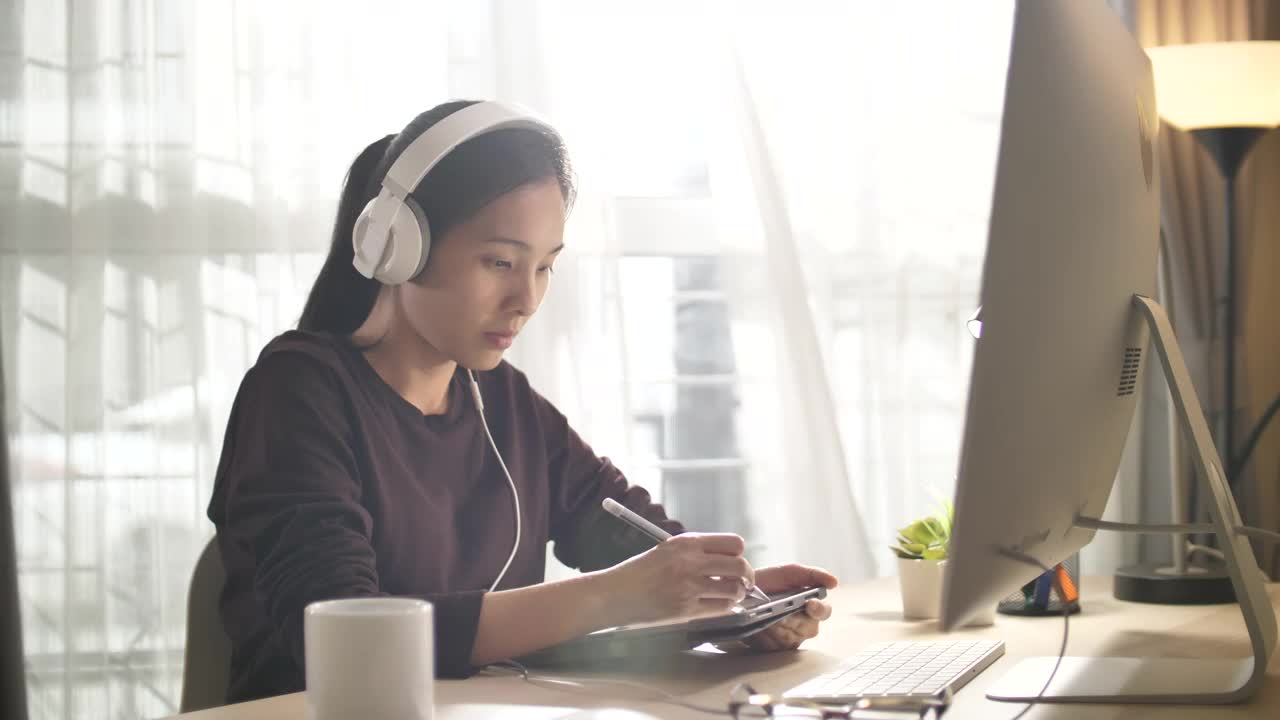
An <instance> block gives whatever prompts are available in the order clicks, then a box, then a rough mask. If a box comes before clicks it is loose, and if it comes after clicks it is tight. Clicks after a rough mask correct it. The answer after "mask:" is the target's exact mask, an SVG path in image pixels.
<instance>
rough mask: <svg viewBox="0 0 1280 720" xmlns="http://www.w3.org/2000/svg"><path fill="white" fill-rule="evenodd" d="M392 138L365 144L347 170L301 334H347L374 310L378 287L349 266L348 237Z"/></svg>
mask: <svg viewBox="0 0 1280 720" xmlns="http://www.w3.org/2000/svg"><path fill="white" fill-rule="evenodd" d="M393 138H395V135H388V136H386V137H384V138H382V139H380V140H377V141H375V142H374V143H373V144H371V145H369V147H367V148H365V149H364V151H363V152H361V153H360V155H359V156H358V157H356V159H355V162H353V163H351V168H350V169H349V170H347V179H346V181H345V182H344V183H343V187H342V197H341V198H340V199H339V201H338V216H337V218H336V219H335V220H334V223H333V239H332V244H331V245H330V248H329V256H328V257H327V258H325V261H324V265H323V266H321V268H320V274H319V275H318V276H316V282H315V284H314V285H312V286H311V293H310V294H309V295H308V296H307V304H306V305H305V306H303V308H302V317H301V318H299V319H298V329H299V330H309V331H311V332H327V333H333V334H335V335H350V334H351V333H353V332H355V330H356V328H358V327H360V324H361V323H363V322H364V320H365V318H367V317H368V316H369V311H370V310H372V309H373V302H374V300H376V299H377V297H378V287H379V285H380V283H379V282H378V281H377V280H373V279H370V278H367V277H365V276H363V275H361V274H360V273H358V272H356V269H355V268H354V267H353V266H352V265H351V261H352V259H353V258H354V257H355V250H354V249H353V247H352V244H351V236H352V233H353V232H354V231H355V225H356V218H358V217H359V216H360V211H361V210H364V206H365V205H366V204H368V202H369V201H370V200H372V199H373V196H374V191H375V190H376V189H377V179H376V178H375V172H376V171H377V170H378V169H379V167H380V165H381V163H382V160H383V157H384V156H385V155H386V153H387V148H388V147H389V146H390V145H391V140H392V139H393Z"/></svg>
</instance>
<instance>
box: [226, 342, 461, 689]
mask: <svg viewBox="0 0 1280 720" xmlns="http://www.w3.org/2000/svg"><path fill="white" fill-rule="evenodd" d="M347 404H348V400H347V397H346V395H345V393H344V392H343V391H342V389H341V387H340V381H339V380H338V378H337V377H336V376H334V374H333V373H332V372H331V371H330V370H329V369H328V368H326V367H325V366H324V365H323V363H322V362H320V361H319V360H316V359H313V358H311V357H309V356H307V355H304V354H301V353H279V354H274V355H270V356H267V357H265V358H263V359H262V360H260V361H259V363H258V364H257V365H256V366H255V367H254V368H253V369H252V370H251V371H250V373H249V374H248V375H247V376H246V378H245V382H244V384H243V385H242V387H241V389H240V393H239V395H238V397H237V400H236V407H235V409H234V410H233V413H232V424H233V428H232V429H231V431H230V432H229V433H228V438H227V440H228V441H229V442H233V443H234V452H233V453H232V456H231V458H230V465H229V468H228V471H227V473H226V476H225V477H224V478H223V479H224V480H225V481H226V484H225V488H224V494H223V498H222V508H223V511H222V513H221V514H222V518H221V519H222V522H221V523H219V533H220V534H222V533H225V534H226V535H227V537H226V538H225V539H224V540H222V542H227V541H229V542H231V543H235V544H236V545H237V546H238V547H240V548H244V549H245V550H246V551H247V554H248V555H249V557H250V558H252V561H253V564H254V571H253V580H252V582H253V592H254V595H255V596H256V598H257V601H258V603H259V604H260V606H261V607H262V608H263V610H264V612H265V613H266V614H267V616H268V617H269V618H270V620H271V624H272V629H273V632H274V639H275V641H276V643H277V645H278V646H279V647H280V648H281V650H282V651H283V652H285V653H287V654H288V655H290V656H291V657H292V659H293V660H294V661H295V662H296V663H297V666H298V667H299V668H303V667H304V653H303V609H304V608H305V607H306V606H307V605H308V604H310V603H312V602H315V601H318V600H327V599H333V598H349V597H374V596H380V595H386V593H385V592H383V591H382V590H381V589H380V587H379V583H378V570H377V567H378V565H377V558H376V557H375V554H374V550H373V545H372V542H371V537H372V533H373V521H372V518H371V517H370V514H369V512H368V510H366V508H365V507H364V505H363V504H362V503H361V478H360V471H359V465H358V463H357V452H358V450H357V448H358V447H359V446H358V444H357V438H356V437H355V433H356V430H355V428H354V427H353V424H352V421H351V418H352V417H353V416H354V415H353V412H352V409H351V408H349V407H347ZM214 514H215V513H213V512H211V516H212V515H214ZM218 520H219V518H218V517H214V521H215V522H218ZM229 569H230V568H229ZM483 595H484V593H483V591H470V592H462V593H451V594H445V595H436V596H430V597H427V598H425V599H427V600H430V601H431V602H432V603H433V604H434V606H435V608H434V609H435V618H436V626H437V641H436V668H437V672H439V673H440V674H441V675H445V676H462V675H467V674H470V673H471V672H473V668H471V666H470V658H471V652H472V648H473V645H474V643H475V635H476V629H477V626H478V624H479V618H480V606H481V603H482V602H483Z"/></svg>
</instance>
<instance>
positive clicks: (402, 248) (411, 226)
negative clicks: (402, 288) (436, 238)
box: [373, 198, 431, 285]
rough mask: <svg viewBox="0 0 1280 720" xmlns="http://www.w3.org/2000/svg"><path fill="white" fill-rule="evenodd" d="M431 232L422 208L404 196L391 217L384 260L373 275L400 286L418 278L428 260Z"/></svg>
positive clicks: (386, 283) (384, 282)
mask: <svg viewBox="0 0 1280 720" xmlns="http://www.w3.org/2000/svg"><path fill="white" fill-rule="evenodd" d="M430 233H431V231H430V229H429V228H428V227H427V218H426V215H424V214H423V212H422V208H421V207H419V206H418V203H416V202H414V200H413V198H405V199H404V201H403V203H401V205H400V207H399V208H398V209H397V211H396V213H395V215H393V216H392V218H391V228H390V233H389V237H388V238H387V248H386V252H384V253H383V254H382V257H383V259H384V262H383V264H382V266H381V267H379V268H377V269H376V270H375V272H374V274H373V276H374V277H375V278H376V279H377V280H378V281H380V282H381V283H382V284H384V285H400V284H402V283H406V282H408V281H410V280H412V279H413V278H414V277H416V276H417V275H418V273H419V272H421V271H422V267H423V266H424V265H426V262H427V250H428V249H429V248H430V245H431V234H430Z"/></svg>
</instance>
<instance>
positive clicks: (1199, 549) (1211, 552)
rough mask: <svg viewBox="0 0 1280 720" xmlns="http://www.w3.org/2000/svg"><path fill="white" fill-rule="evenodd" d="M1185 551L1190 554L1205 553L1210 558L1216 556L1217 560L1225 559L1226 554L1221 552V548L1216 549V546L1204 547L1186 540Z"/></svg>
mask: <svg viewBox="0 0 1280 720" xmlns="http://www.w3.org/2000/svg"><path fill="white" fill-rule="evenodd" d="M1186 553H1187V555H1191V554H1193V553H1204V554H1205V555H1208V556H1209V557H1211V558H1217V559H1218V560H1226V559H1227V556H1226V555H1225V554H1223V552H1222V551H1221V550H1218V549H1216V548H1211V547H1206V546H1204V545H1197V544H1196V543H1193V542H1188V543H1187V544H1186Z"/></svg>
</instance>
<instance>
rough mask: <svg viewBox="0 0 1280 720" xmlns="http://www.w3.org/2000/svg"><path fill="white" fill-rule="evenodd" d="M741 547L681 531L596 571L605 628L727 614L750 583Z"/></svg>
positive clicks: (723, 538) (732, 538)
mask: <svg viewBox="0 0 1280 720" xmlns="http://www.w3.org/2000/svg"><path fill="white" fill-rule="evenodd" d="M745 549H746V542H744V541H743V539H742V538H741V537H740V536H738V535H733V534H729V533H683V534H681V535H676V536H675V537H673V538H671V539H670V540H667V541H666V542H662V543H659V544H658V545H657V546H655V547H654V548H652V549H650V550H647V551H645V552H643V553H641V554H639V555H636V556H635V557H633V558H630V559H628V560H625V561H623V562H621V563H618V564H617V565H615V566H613V567H611V568H609V569H608V570H604V571H601V572H600V582H601V584H602V585H603V587H604V593H603V594H604V596H605V599H606V603H607V607H608V610H606V613H607V615H608V616H609V617H610V620H611V623H610V624H615V625H621V624H626V623H636V622H647V621H650V620H663V619H667V618H674V617H680V616H687V615H695V614H705V613H718V612H728V611H729V609H730V608H732V607H733V606H734V605H735V604H736V603H738V602H739V601H741V600H742V598H743V596H744V595H745V594H746V589H747V588H748V587H753V586H754V585H755V571H754V570H753V569H752V568H751V565H750V563H748V562H747V561H746V559H745V558H743V557H742V553H743V551H744V550H745Z"/></svg>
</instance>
